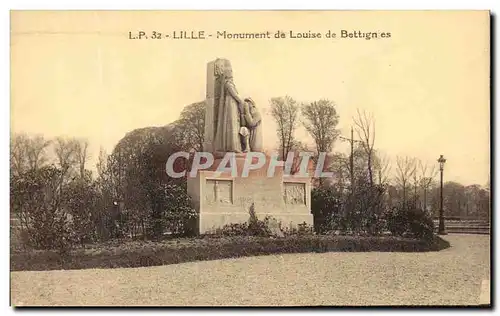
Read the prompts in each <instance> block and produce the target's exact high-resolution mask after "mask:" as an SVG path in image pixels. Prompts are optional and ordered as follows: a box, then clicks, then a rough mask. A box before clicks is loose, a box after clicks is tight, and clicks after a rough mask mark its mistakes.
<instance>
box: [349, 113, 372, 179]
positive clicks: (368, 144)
mask: <svg viewBox="0 0 500 316" xmlns="http://www.w3.org/2000/svg"><path fill="white" fill-rule="evenodd" d="M357 114H358V116H357V117H355V118H354V119H353V120H354V124H355V125H356V133H357V134H358V137H359V139H360V140H361V144H362V148H363V149H364V151H365V153H366V156H367V168H368V179H369V181H370V185H372V186H373V159H374V147H375V118H374V117H373V115H372V114H370V115H367V114H366V112H365V111H363V113H361V112H360V111H359V109H358V110H357Z"/></svg>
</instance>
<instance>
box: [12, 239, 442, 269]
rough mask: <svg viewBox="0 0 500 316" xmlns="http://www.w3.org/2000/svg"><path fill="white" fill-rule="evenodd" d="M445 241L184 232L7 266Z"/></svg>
mask: <svg viewBox="0 0 500 316" xmlns="http://www.w3.org/2000/svg"><path fill="white" fill-rule="evenodd" d="M449 246H450V244H449V243H448V242H447V241H445V240H443V239H441V238H439V237H437V236H436V237H434V238H433V239H432V240H429V241H425V240H416V239H409V238H402V237H390V236H387V237H360V236H328V235H303V236H301V235H296V236H288V237H285V238H269V237H249V236H246V237H223V238H207V237H206V238H185V239H177V240H169V241H162V242H148V241H140V242H130V241H129V242H125V243H123V242H122V243H120V242H119V241H114V242H112V243H104V244H100V245H97V247H96V245H93V248H81V249H77V250H73V251H71V252H69V253H67V254H61V253H58V252H56V251H51V250H31V251H24V252H23V251H19V252H12V253H11V271H42V270H67V269H91V268H132V267H147V266H159V265H168V264H176V263H183V262H191V261H201V260H217V259H225V258H237V257H246V256H259V255H272V254H284V253H322V252H366V251H378V252H425V251H439V250H442V249H445V248H448V247H449Z"/></svg>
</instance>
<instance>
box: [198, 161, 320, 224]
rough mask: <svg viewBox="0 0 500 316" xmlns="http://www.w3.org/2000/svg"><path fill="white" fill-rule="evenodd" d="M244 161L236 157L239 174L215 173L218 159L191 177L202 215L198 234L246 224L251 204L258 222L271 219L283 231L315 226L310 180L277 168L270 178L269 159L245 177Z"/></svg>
mask: <svg viewBox="0 0 500 316" xmlns="http://www.w3.org/2000/svg"><path fill="white" fill-rule="evenodd" d="M245 158H246V157H245V155H244V154H239V155H238V156H237V157H236V163H237V166H238V169H237V170H238V172H237V174H231V172H223V173H218V172H216V171H215V170H216V168H217V166H218V165H219V163H220V161H221V160H222V159H220V158H217V159H215V162H214V164H213V165H212V167H211V168H210V169H209V170H203V171H199V172H198V173H197V175H196V177H192V178H188V194H189V195H190V196H191V198H192V201H193V203H194V207H195V209H196V210H197V211H198V213H199V223H198V224H199V225H198V231H199V233H200V234H205V233H210V232H212V231H214V230H215V229H217V228H221V227H222V226H224V225H227V224H232V223H242V222H247V221H248V219H249V216H250V214H249V212H250V208H251V206H252V205H253V207H254V211H255V213H256V215H257V217H258V218H259V219H264V217H266V216H267V215H269V216H272V217H274V218H276V219H277V220H278V222H281V226H282V227H283V228H285V227H286V228H290V227H297V225H298V224H302V223H304V222H305V223H307V224H308V225H311V226H312V225H313V216H312V214H311V179H310V178H304V177H294V176H286V175H283V168H282V167H276V169H275V172H274V176H272V177H268V175H267V171H268V168H269V159H267V161H266V164H265V165H264V166H263V167H261V168H259V169H256V170H250V171H249V174H248V177H242V176H241V174H242V169H243V165H244V163H245Z"/></svg>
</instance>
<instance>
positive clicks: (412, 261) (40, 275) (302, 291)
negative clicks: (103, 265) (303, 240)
mask: <svg viewBox="0 0 500 316" xmlns="http://www.w3.org/2000/svg"><path fill="white" fill-rule="evenodd" d="M445 238H446V239H447V240H449V241H450V243H451V244H452V247H451V248H449V249H446V250H443V251H440V252H433V253H377V252H367V253H323V254H290V255H280V256H263V257H249V258H239V259H229V260H218V261H204V262H192V263H184V264H177V265H169V266H161V267H148V268H132V269H89V270H72V271H42V272H39V271H37V272H12V273H11V293H12V303H13V304H14V305H16V306H23V305H25V306H33V305H37V306H40V305H45V306H47V305H71V306H76V305H93V306H106V305H116V306H124V305H127V306H131V305H140V306H147V305H156V306H157V305H174V306H184V305H196V306H213V305H219V306H221V305H223V306H227V305H231V306H234V305H251V306H257V305H266V306H269V305H285V306H292V305H302V306H304V305H307V306H311V305H389V304H390V305H416V304H419V305H429V304H432V305H445V304H451V305H462V304H467V305H475V304H478V303H479V296H480V288H481V282H482V280H487V279H489V278H490V276H489V275H490V274H489V273H490V272H489V268H490V267H489V263H490V257H489V256H490V254H489V236H486V235H448V236H446V237H445Z"/></svg>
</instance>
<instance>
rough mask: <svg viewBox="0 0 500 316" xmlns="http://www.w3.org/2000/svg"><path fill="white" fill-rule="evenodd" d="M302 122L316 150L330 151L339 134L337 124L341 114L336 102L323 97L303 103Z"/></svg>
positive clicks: (319, 151) (318, 151)
mask: <svg viewBox="0 0 500 316" xmlns="http://www.w3.org/2000/svg"><path fill="white" fill-rule="evenodd" d="M301 112H302V116H303V121H302V124H303V125H304V128H305V129H306V131H307V132H308V133H309V134H310V135H311V137H312V138H313V140H314V143H315V145H316V152H317V154H318V155H319V154H320V153H322V152H324V153H330V152H331V151H332V149H333V144H334V142H335V140H336V139H337V136H338V135H339V132H338V130H337V124H338V123H339V116H338V114H337V110H336V108H335V103H333V101H330V100H326V99H322V100H319V101H314V102H311V103H309V104H304V105H302V110H301Z"/></svg>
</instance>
